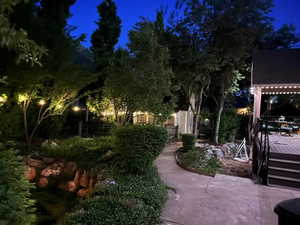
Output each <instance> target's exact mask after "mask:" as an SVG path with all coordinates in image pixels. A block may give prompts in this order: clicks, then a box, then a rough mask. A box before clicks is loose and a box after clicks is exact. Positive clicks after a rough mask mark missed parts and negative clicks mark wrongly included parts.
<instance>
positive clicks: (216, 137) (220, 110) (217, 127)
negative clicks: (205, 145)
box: [214, 93, 225, 144]
mask: <svg viewBox="0 0 300 225" xmlns="http://www.w3.org/2000/svg"><path fill="white" fill-rule="evenodd" d="M224 102H225V94H224V93H222V95H221V99H220V102H219V106H218V114H217V120H216V124H215V132H214V142H215V143H216V144H219V132H220V122H221V116H222V113H223V109H224Z"/></svg>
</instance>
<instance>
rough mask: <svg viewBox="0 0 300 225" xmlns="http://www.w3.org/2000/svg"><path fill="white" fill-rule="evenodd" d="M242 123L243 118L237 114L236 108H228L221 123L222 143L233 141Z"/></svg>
mask: <svg viewBox="0 0 300 225" xmlns="http://www.w3.org/2000/svg"><path fill="white" fill-rule="evenodd" d="M240 125H241V118H240V117H239V116H238V115H237V113H236V110H234V109H231V110H226V111H225V112H224V113H223V116H222V120H221V123H220V143H225V142H228V141H230V142H232V141H234V138H235V136H236V134H237V131H238V130H239V128H240Z"/></svg>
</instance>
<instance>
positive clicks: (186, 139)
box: [181, 134, 196, 151]
mask: <svg viewBox="0 0 300 225" xmlns="http://www.w3.org/2000/svg"><path fill="white" fill-rule="evenodd" d="M181 139H182V142H183V149H184V150H186V151H189V150H194V149H195V143H196V137H195V136H194V135H193V134H182V135H181Z"/></svg>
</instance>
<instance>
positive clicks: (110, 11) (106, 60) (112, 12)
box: [91, 0, 121, 72]
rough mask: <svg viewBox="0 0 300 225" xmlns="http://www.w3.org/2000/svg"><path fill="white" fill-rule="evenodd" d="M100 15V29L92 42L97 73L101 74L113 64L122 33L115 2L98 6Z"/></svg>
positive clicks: (95, 33)
mask: <svg viewBox="0 0 300 225" xmlns="http://www.w3.org/2000/svg"><path fill="white" fill-rule="evenodd" d="M98 14H99V16H100V19H99V20H98V21H97V22H96V24H97V26H98V28H97V29H96V30H95V31H94V33H93V34H92V39H91V42H92V50H93V52H94V57H95V63H96V71H98V72H99V71H102V70H103V69H104V68H105V67H107V66H108V65H110V63H111V60H112V57H113V52H114V47H115V45H116V44H117V42H118V40H119V37H120V33H121V19H120V18H119V17H118V15H117V7H116V4H115V3H114V1H113V0H104V1H103V2H102V3H101V4H100V5H99V6H98Z"/></svg>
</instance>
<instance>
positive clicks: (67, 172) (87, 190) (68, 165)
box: [25, 158, 97, 198]
mask: <svg viewBox="0 0 300 225" xmlns="http://www.w3.org/2000/svg"><path fill="white" fill-rule="evenodd" d="M25 163H26V172H25V177H26V178H27V179H28V180H29V181H31V182H34V183H35V184H36V185H37V186H39V187H41V188H48V187H53V188H59V189H62V190H65V191H69V192H73V193H76V194H77V196H78V197H82V198H84V197H88V196H89V195H90V194H92V193H93V191H94V188H95V184H96V181H97V176H96V175H95V174H94V173H93V172H91V171H88V170H84V169H80V168H78V166H77V164H76V163H75V162H71V161H64V160H57V159H54V158H42V159H33V158H27V159H25Z"/></svg>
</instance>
